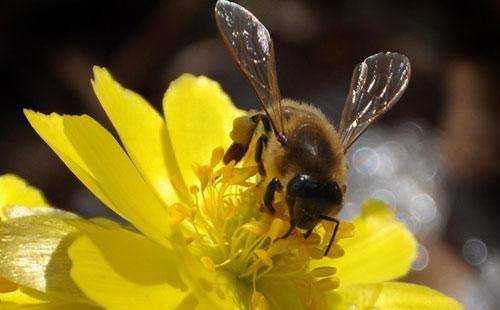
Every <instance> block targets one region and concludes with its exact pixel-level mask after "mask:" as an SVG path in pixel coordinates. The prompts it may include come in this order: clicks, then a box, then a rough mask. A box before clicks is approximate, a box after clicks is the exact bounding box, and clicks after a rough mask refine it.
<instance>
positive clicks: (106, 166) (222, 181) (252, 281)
mask: <svg viewBox="0 0 500 310" xmlns="http://www.w3.org/2000/svg"><path fill="white" fill-rule="evenodd" d="M92 85H93V87H94V91H95V93H96V95H97V97H98V98H99V101H100V102H101V105H102V106H103V108H104V110H105V111H106V113H107V115H108V116H109V118H110V120H111V122H112V123H113V126H114V127H115V129H116V131H117V133H118V135H119V137H120V140H121V144H122V145H123V147H124V149H125V150H124V149H123V148H122V147H121V146H120V144H119V143H118V142H117V141H116V140H115V139H114V138H113V136H112V135H111V134H110V133H109V132H108V131H106V129H104V128H103V127H102V126H101V125H99V124H98V123H97V122H96V121H94V120H93V119H92V118H91V117H89V116H86V115H84V116H69V115H58V114H51V115H44V114H41V113H37V112H33V111H29V110H27V111H25V114H26V117H27V118H28V120H29V122H30V123H31V125H32V126H33V128H34V129H35V130H36V132H37V133H38V134H39V135H40V136H41V137H42V139H44V140H45V142H46V143H47V144H48V145H49V146H50V147H51V148H52V149H53V150H54V151H55V152H56V153H57V155H58V156H59V157H60V158H61V159H62V161H63V162H64V163H65V164H66V165H67V166H68V168H69V169H70V170H71V171H72V172H73V173H74V174H75V175H76V176H77V177H78V178H79V179H80V181H81V182H82V183H83V184H84V185H85V186H86V187H87V188H88V189H89V190H90V191H92V193H94V195H96V196H97V197H98V198H99V199H100V200H101V201H102V202H103V203H105V204H106V205H107V206H108V207H109V208H111V209H112V210H114V211H115V212H117V213H118V214H119V215H120V216H122V217H123V218H124V219H125V220H127V221H128V222H129V223H130V224H131V225H125V226H123V225H119V224H117V223H113V222H111V221H109V220H105V219H93V220H83V219H80V218H76V217H74V216H73V217H72V216H69V215H68V214H67V213H61V214H57V213H55V212H52V213H50V214H43V213H38V212H30V213H28V214H26V216H21V217H17V218H9V219H7V220H6V221H3V222H2V223H0V228H1V229H0V275H1V276H3V277H5V278H6V279H8V280H9V281H11V282H13V283H16V284H17V285H19V286H21V287H22V288H23V289H25V290H30V291H31V292H34V293H37V294H39V295H41V296H44V297H46V298H47V299H49V298H57V300H61V301H64V302H67V303H70V302H73V303H79V306H88V307H94V306H100V307H102V308H105V309H193V308H195V307H198V308H199V309H207V308H213V309H235V308H242V309H251V308H252V309H266V308H271V309H323V308H328V309H332V308H334V309H345V308H349V307H350V308H351V309H373V308H376V309H460V305H459V304H458V303H457V302H456V301H454V300H453V299H451V298H448V297H446V296H444V295H442V294H440V293H438V292H436V291H433V290H431V289H428V288H425V287H421V286H417V285H412V284H404V283H399V282H386V281H390V280H392V279H395V278H398V277H401V276H403V275H405V274H406V273H407V272H408V270H409V268H410V265H411V263H412V261H413V259H414V257H415V248H416V243H415V240H414V238H413V237H412V235H411V234H410V233H409V232H408V230H407V229H406V228H405V227H404V225H403V224H401V223H399V222H397V221H396V220H395V219H394V214H393V212H392V211H391V210H390V208H389V207H387V206H385V205H383V204H382V203H381V202H378V201H369V202H367V203H366V204H365V205H364V207H363V212H362V214H361V215H360V216H359V217H358V218H357V219H355V220H354V222H353V224H350V223H347V222H342V224H341V226H340V229H339V233H338V234H337V242H336V244H335V245H334V247H333V248H332V251H331V253H330V255H329V257H326V258H323V257H322V255H321V254H322V252H321V250H322V249H323V246H324V243H325V241H327V240H324V239H325V238H322V237H323V236H325V235H326V234H328V232H330V231H331V227H329V226H328V225H325V226H321V227H318V228H317V230H316V231H315V233H313V235H311V236H310V237H309V238H308V239H307V240H304V238H303V237H302V235H301V234H300V233H298V232H296V233H294V234H293V235H292V236H290V237H289V238H287V239H281V238H280V236H282V235H283V233H284V232H286V230H287V228H288V226H287V225H288V216H287V214H286V212H285V209H286V208H285V206H284V204H283V202H281V201H280V199H279V197H278V199H277V201H276V208H277V212H276V215H273V216H271V215H269V214H267V213H266V212H263V211H261V210H259V207H260V205H261V201H262V195H263V186H262V184H261V183H260V182H259V179H258V177H257V176H256V172H257V169H256V167H255V163H254V162H253V161H252V159H251V158H250V157H249V158H247V159H245V160H244V162H243V163H242V164H241V165H238V166H234V165H232V164H230V165H227V166H224V165H222V164H221V159H222V155H223V147H227V146H228V143H229V142H230V141H229V131H230V129H231V125H232V120H233V119H234V118H235V117H237V116H239V115H242V114H243V113H244V112H243V111H240V110H238V109H236V108H235V107H234V106H233V105H232V103H231V101H230V99H229V98H228V96H227V95H226V94H225V93H224V92H223V91H222V90H221V88H220V86H219V85H218V84H217V83H216V82H213V81H211V80H210V79H208V78H206V77H194V76H192V75H187V74H186V75H183V76H181V77H180V78H178V79H177V80H175V81H174V82H172V83H171V85H170V87H169V88H168V90H167V92H166V94H165V96H164V100H163V107H164V114H165V120H164V119H163V118H162V117H161V116H160V115H159V114H158V113H157V112H156V111H155V110H154V109H153V108H152V107H151V106H150V105H149V104H148V103H147V102H146V101H145V100H144V99H143V98H142V97H140V96H139V95H137V94H135V93H133V92H132V91H130V90H127V89H124V88H123V87H122V86H120V85H119V84H118V83H117V82H116V81H114V80H113V78H112V77H111V75H110V74H109V73H108V72H107V71H106V70H105V69H102V68H97V67H96V68H94V80H93V81H92ZM13 192H14V193H16V191H13ZM14 204H16V205H22V204H23V202H22V201H19V202H14ZM35 209H36V208H35ZM353 229H354V230H355V234H354V236H353ZM350 237H351V238H350ZM54 245H57V246H54ZM27 249H29V251H27ZM33 271H36V272H33ZM41 284H43V285H41ZM0 300H2V295H1V294H0ZM18 304H19V305H22V304H23V303H22V302H18Z"/></svg>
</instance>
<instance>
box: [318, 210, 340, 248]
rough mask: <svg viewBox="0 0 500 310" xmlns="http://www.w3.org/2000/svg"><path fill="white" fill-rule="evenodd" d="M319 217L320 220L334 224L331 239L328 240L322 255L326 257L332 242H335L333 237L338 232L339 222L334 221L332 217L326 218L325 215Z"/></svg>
mask: <svg viewBox="0 0 500 310" xmlns="http://www.w3.org/2000/svg"><path fill="white" fill-rule="evenodd" d="M319 217H320V218H321V219H322V220H325V221H330V222H334V223H335V228H334V229H333V234H332V237H331V238H330V241H329V242H328V246H327V247H326V250H325V253H324V254H323V256H327V255H328V252H330V248H331V247H332V245H333V241H335V236H336V235H337V231H338V230H339V226H340V222H339V220H337V219H334V218H333V217H329V216H326V215H320V216H319Z"/></svg>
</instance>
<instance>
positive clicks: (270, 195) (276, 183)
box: [264, 178, 282, 214]
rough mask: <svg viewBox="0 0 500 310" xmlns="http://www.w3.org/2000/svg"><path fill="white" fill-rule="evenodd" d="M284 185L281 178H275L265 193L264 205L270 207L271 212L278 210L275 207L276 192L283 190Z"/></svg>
mask: <svg viewBox="0 0 500 310" xmlns="http://www.w3.org/2000/svg"><path fill="white" fill-rule="evenodd" d="M281 189H282V186H281V183H280V180H278V179H277V178H273V179H272V180H271V182H269V184H268V185H267V188H266V192H265V194H264V205H265V206H266V208H268V209H269V212H271V214H274V212H276V210H275V209H274V207H273V200H274V193H275V192H276V191H281Z"/></svg>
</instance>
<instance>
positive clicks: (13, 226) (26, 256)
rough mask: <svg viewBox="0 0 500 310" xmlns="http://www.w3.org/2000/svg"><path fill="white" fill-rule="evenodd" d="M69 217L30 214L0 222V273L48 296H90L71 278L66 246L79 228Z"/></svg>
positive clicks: (82, 298)
mask: <svg viewBox="0 0 500 310" xmlns="http://www.w3.org/2000/svg"><path fill="white" fill-rule="evenodd" d="M65 221H66V219H63V218H56V217H53V216H27V217H20V218H16V219H11V220H7V221H4V222H1V223H0V275H1V276H2V277H5V278H6V279H8V280H10V281H12V282H14V283H16V284H18V285H22V286H25V287H28V288H31V289H34V290H37V291H39V292H43V293H45V294H47V296H51V297H56V298H58V299H63V300H68V301H72V302H75V301H83V302H86V301H88V299H87V298H86V297H85V296H83V294H82V292H81V291H80V290H79V289H78V287H77V286H76V285H75V284H74V282H73V281H72V280H71V278H70V277H69V270H70V264H71V263H70V260H69V258H68V256H67V248H68V246H69V244H71V242H72V241H73V239H74V237H75V233H76V230H75V228H74V227H73V226H71V225H68V224H67V223H66V222H65Z"/></svg>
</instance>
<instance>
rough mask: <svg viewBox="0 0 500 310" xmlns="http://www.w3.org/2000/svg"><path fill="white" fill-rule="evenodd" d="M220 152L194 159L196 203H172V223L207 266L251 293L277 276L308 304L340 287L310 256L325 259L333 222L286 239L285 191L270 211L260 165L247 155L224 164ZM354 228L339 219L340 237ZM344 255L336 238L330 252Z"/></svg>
mask: <svg viewBox="0 0 500 310" xmlns="http://www.w3.org/2000/svg"><path fill="white" fill-rule="evenodd" d="M221 154H223V152H222V151H221V149H220V148H217V149H215V150H214V151H213V153H212V158H211V160H210V162H209V163H205V164H203V163H193V165H192V167H193V170H194V172H195V175H196V177H197V179H198V182H197V184H194V185H193V186H192V187H191V194H192V195H193V201H194V204H193V205H192V206H187V205H182V204H176V205H173V206H171V208H170V209H171V211H170V212H171V222H172V224H174V225H177V226H178V227H181V230H182V232H183V234H184V237H185V240H187V241H188V248H189V250H190V253H191V254H192V255H194V256H195V257H198V258H199V261H200V262H201V263H202V264H203V266H204V267H205V269H207V270H208V271H210V272H220V274H221V275H224V276H230V277H231V278H232V279H233V280H234V281H238V282H240V284H241V285H242V287H246V288H247V289H248V291H250V292H253V295H252V296H257V295H258V296H260V295H259V294H260V293H261V294H263V295H262V296H266V291H265V290H264V291H260V290H259V286H260V283H262V282H263V281H273V279H275V278H276V279H279V280H286V281H289V282H290V283H292V284H293V285H294V286H295V287H296V288H297V289H298V290H299V291H301V292H302V293H303V295H304V296H301V300H303V302H304V303H305V304H307V303H308V302H310V299H311V298H312V297H314V296H317V295H318V294H322V293H323V292H325V291H328V290H331V289H334V288H336V287H337V286H338V282H339V281H338V279H337V278H336V277H335V268H323V269H318V268H316V269H313V270H311V269H310V267H309V262H310V261H311V259H322V258H323V250H324V245H325V243H327V242H328V241H329V240H328V236H330V235H331V231H329V230H330V227H329V226H328V225H326V226H324V227H322V226H321V225H318V228H317V229H316V230H315V231H314V232H313V233H312V234H311V235H309V236H308V238H307V239H306V238H304V233H302V232H299V231H295V232H294V233H292V234H291V235H290V236H289V237H287V238H285V239H284V238H282V237H283V236H284V235H285V234H286V232H287V231H288V230H289V228H290V217H289V215H288V211H287V206H286V203H285V201H284V197H283V195H282V194H280V193H277V194H276V196H275V197H274V201H273V203H272V204H273V207H274V209H275V210H276V212H275V213H273V214H271V212H269V211H268V210H267V209H266V208H265V207H264V206H263V199H264V194H265V189H266V186H265V185H266V182H267V180H265V179H264V178H263V177H262V176H260V175H259V173H258V166H257V164H256V163H255V162H252V161H245V160H244V161H242V162H241V163H239V164H238V165H235V164H234V162H231V163H229V164H228V165H224V164H223V163H222V157H223V156H222V155H221ZM352 230H353V229H352V227H351V226H350V225H349V223H344V222H341V225H340V228H339V232H338V233H337V237H336V241H337V240H338V239H341V238H346V237H350V236H352ZM342 254H343V251H342V249H341V248H340V247H339V246H338V245H337V244H336V243H334V246H333V247H332V250H331V251H330V254H329V257H339V256H341V255H342ZM311 296H312V297H311ZM248 302H249V303H252V302H251V301H248ZM254 302H255V300H254Z"/></svg>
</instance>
